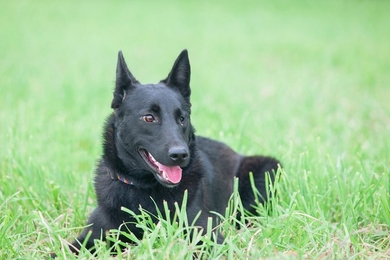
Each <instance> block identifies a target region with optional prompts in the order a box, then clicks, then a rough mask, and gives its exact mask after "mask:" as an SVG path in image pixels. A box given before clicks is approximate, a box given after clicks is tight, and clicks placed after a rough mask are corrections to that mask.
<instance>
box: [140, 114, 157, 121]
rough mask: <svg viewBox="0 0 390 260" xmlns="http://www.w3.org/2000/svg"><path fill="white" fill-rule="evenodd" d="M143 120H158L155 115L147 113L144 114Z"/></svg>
mask: <svg viewBox="0 0 390 260" xmlns="http://www.w3.org/2000/svg"><path fill="white" fill-rule="evenodd" d="M142 120H144V121H145V122H146V123H153V122H156V121H157V120H156V118H154V116H153V115H150V114H148V115H145V116H142Z"/></svg>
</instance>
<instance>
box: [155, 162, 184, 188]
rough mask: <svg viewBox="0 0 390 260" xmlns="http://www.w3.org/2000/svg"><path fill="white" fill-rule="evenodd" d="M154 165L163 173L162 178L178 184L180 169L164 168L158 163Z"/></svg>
mask: <svg viewBox="0 0 390 260" xmlns="http://www.w3.org/2000/svg"><path fill="white" fill-rule="evenodd" d="M156 164H157V166H158V169H159V170H160V171H162V172H163V173H162V175H163V177H164V176H166V177H167V179H168V180H169V181H170V182H172V183H174V184H176V183H178V182H180V180H181V172H182V169H181V168H180V167H179V166H166V165H163V164H161V163H159V162H156Z"/></svg>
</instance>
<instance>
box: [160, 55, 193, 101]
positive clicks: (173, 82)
mask: <svg viewBox="0 0 390 260" xmlns="http://www.w3.org/2000/svg"><path fill="white" fill-rule="evenodd" d="M190 78H191V67H190V61H189V59H188V51H187V50H183V51H182V52H181V53H180V55H179V57H177V59H176V61H175V63H174V64H173V67H172V70H171V72H169V74H168V77H167V78H166V79H165V80H162V81H161V82H163V83H165V84H166V85H167V86H169V87H171V88H175V89H177V90H179V92H180V93H181V95H182V96H183V97H184V98H185V99H187V100H189V98H190V95H191V89H190Z"/></svg>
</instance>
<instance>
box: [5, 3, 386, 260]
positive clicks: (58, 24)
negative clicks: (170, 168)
mask: <svg viewBox="0 0 390 260" xmlns="http://www.w3.org/2000/svg"><path fill="white" fill-rule="evenodd" d="M388 10H390V2H389V1H380V0H378V1H344V0H342V1H340V0H338V1H336V0H334V1H305V0H297V1H282V0H276V1H238V0H237V1H217V2H214V3H212V2H211V1H155V2H152V1H116V2H114V1H96V2H92V1H91V2H88V1H82V2H76V1H67V2H65V1H64V2H60V1H2V3H1V8H0V90H1V95H0V104H1V110H0V125H1V127H0V140H1V149H0V177H1V179H0V212H1V214H0V259H42V258H43V257H45V256H47V255H48V254H49V253H50V252H53V251H54V252H56V253H57V254H58V255H60V257H61V258H72V255H71V254H70V253H69V252H67V250H66V249H65V247H66V246H65V245H66V241H70V240H72V239H73V238H74V237H75V236H76V235H77V234H78V233H79V232H80V230H81V229H82V227H83V225H85V223H86V219H87V217H88V215H89V213H90V212H91V210H92V209H93V208H94V205H95V203H96V202H95V197H94V191H93V182H92V179H93V175H94V167H95V162H96V160H97V159H98V158H99V156H100V154H101V131H102V126H103V122H104V120H105V118H106V117H107V116H108V115H109V114H110V113H111V111H110V102H111V97H112V90H113V84H114V80H115V66H116V57H117V52H118V50H120V49H121V50H122V51H123V53H124V55H125V58H126V61H127V64H128V66H129V67H130V69H131V71H132V72H133V73H134V74H135V76H136V77H137V78H138V79H139V80H141V81H142V82H144V83H148V82H156V81H158V80H160V79H162V78H164V77H165V76H166V75H167V73H168V72H169V70H170V68H171V66H172V64H173V61H174V59H175V58H176V56H177V55H178V54H179V52H180V51H181V50H182V49H184V48H187V49H188V50H189V55H190V60H191V64H192V71H193V73H192V92H193V96H192V103H193V112H192V122H193V124H194V125H195V127H196V129H197V133H198V134H199V135H204V136H209V137H212V138H215V139H218V140H221V141H224V142H226V143H227V144H229V145H230V146H232V147H233V148H234V149H235V150H237V151H239V152H241V153H245V154H268V155H272V156H275V157H277V158H279V159H280V160H281V161H282V162H283V165H284V171H283V172H282V178H281V181H280V183H278V184H277V186H278V188H279V200H278V201H277V202H276V205H275V210H274V212H272V214H270V215H263V216H262V217H258V218H255V219H253V218H250V219H248V221H249V222H250V223H251V225H249V226H243V227H242V228H241V229H239V230H236V229H235V227H234V226H235V224H234V220H233V219H231V218H229V216H227V218H226V220H225V221H224V222H223V223H222V230H223V232H224V233H225V236H226V241H225V243H224V244H222V245H214V246H213V247H212V246H210V245H211V244H212V243H211V242H207V238H202V237H196V238H195V241H198V240H204V241H206V242H205V243H204V244H203V245H202V246H197V245H196V244H194V242H191V241H188V240H187V239H186V238H185V237H184V236H182V229H181V228H180V226H177V224H175V223H173V224H172V223H166V222H164V221H162V222H161V223H160V224H159V225H158V226H157V227H155V228H154V229H152V230H149V227H148V225H146V224H145V225H144V228H145V229H146V230H147V232H146V235H145V239H144V240H142V241H138V243H137V246H131V247H129V250H128V251H127V252H125V253H124V254H123V255H119V256H118V258H124V259H192V256H193V254H194V253H195V254H197V256H198V257H200V258H202V257H203V258H209V259H280V258H287V259H363V258H364V259H365V258H371V259H389V258H390V249H389V248H390V228H389V225H390V209H389V208H390V201H389V200H390V199H389V197H390V186H389V178H390V177H389V175H390V172H389V168H390V102H389V100H390V73H389V71H390V48H389V46H390V45H389V43H390V29H389V28H390V27H389V25H390V15H389V12H388ZM239 209H240V207H239V201H237V199H233V200H232V207H231V209H230V210H231V211H234V210H239ZM262 210H263V208H262V207H260V206H259V211H262ZM144 218H147V217H145V216H144ZM140 219H141V221H142V223H147V219H143V218H142V217H140ZM99 251H100V255H99V258H101V259H106V258H107V257H108V252H107V250H105V247H104V246H101V247H100V249H99ZM82 255H83V257H85V258H89V257H90V256H88V253H86V252H83V253H82Z"/></svg>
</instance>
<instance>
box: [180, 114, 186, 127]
mask: <svg viewBox="0 0 390 260" xmlns="http://www.w3.org/2000/svg"><path fill="white" fill-rule="evenodd" d="M185 121H186V118H185V117H183V116H181V117H180V118H179V123H180V124H181V125H184V123H185Z"/></svg>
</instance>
